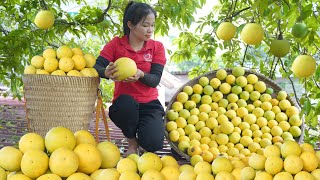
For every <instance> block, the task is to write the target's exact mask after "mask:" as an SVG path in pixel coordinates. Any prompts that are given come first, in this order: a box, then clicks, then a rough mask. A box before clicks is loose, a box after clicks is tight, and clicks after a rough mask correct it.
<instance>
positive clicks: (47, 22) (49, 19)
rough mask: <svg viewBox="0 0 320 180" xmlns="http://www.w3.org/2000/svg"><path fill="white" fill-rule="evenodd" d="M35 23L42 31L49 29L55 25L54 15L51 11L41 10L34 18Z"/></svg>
mask: <svg viewBox="0 0 320 180" xmlns="http://www.w3.org/2000/svg"><path fill="white" fill-rule="evenodd" d="M34 23H35V24H36V26H37V27H38V28H40V29H49V28H51V27H52V26H53V24H54V14H53V12H52V11H50V10H41V11H39V12H38V13H37V15H36V17H35V18H34Z"/></svg>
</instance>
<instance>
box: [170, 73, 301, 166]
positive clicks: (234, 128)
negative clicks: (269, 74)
mask: <svg viewBox="0 0 320 180" xmlns="http://www.w3.org/2000/svg"><path fill="white" fill-rule="evenodd" d="M174 98H175V99H174V101H173V103H172V104H171V106H170V105H169V106H170V107H168V110H167V113H166V119H167V121H166V131H167V135H168V138H169V139H170V141H171V142H173V144H174V145H175V146H176V147H177V148H178V149H179V150H180V152H182V153H184V154H185V155H186V157H190V158H191V164H192V165H194V163H192V162H193V161H192V160H193V159H203V160H204V161H207V162H209V163H211V162H212V161H213V160H214V159H215V158H216V157H217V156H218V154H220V153H222V154H225V155H226V156H230V157H237V158H240V159H241V158H244V157H249V156H250V155H252V154H253V153H260V154H261V153H262V152H263V151H264V148H266V147H267V146H268V145H271V144H274V145H277V146H279V147H280V146H281V145H282V143H283V142H284V141H285V140H294V139H295V138H299V137H300V135H301V125H302V120H301V118H300V117H299V109H298V108H297V107H295V106H294V105H293V104H291V102H290V101H289V100H288V97H287V93H286V92H285V91H279V92H274V90H273V89H272V88H271V86H270V85H269V84H266V83H265V82H264V81H262V80H260V79H259V77H258V76H257V75H256V74H253V73H246V71H245V70H244V68H243V67H235V68H233V69H232V70H230V71H228V72H227V71H226V70H225V69H220V70H218V71H216V74H215V76H214V77H213V78H212V79H209V78H208V77H206V76H201V77H200V78H198V80H197V82H196V83H195V84H194V85H186V86H184V87H181V92H178V93H177V96H176V97H174Z"/></svg>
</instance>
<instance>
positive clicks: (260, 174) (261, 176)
mask: <svg viewBox="0 0 320 180" xmlns="http://www.w3.org/2000/svg"><path fill="white" fill-rule="evenodd" d="M255 179H257V180H258V179H263V180H273V177H272V175H271V174H269V173H267V172H264V171H260V172H257V174H256V177H255Z"/></svg>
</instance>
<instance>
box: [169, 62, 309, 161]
mask: <svg viewBox="0 0 320 180" xmlns="http://www.w3.org/2000/svg"><path fill="white" fill-rule="evenodd" d="M224 70H226V72H227V73H228V74H232V69H230V68H225V69H224ZM217 71H218V70H216V71H211V72H208V73H205V74H202V75H200V76H198V77H196V78H194V79H192V80H190V81H188V82H187V83H185V84H184V85H183V86H181V87H180V88H179V89H178V90H177V92H176V93H175V94H174V95H173V96H172V99H171V100H170V102H169V103H168V106H167V108H166V114H167V112H168V111H169V110H170V109H171V106H172V104H173V103H174V102H175V101H176V97H177V95H178V94H179V93H180V92H182V91H183V88H184V87H185V86H191V87H192V86H193V85H195V84H197V83H198V82H199V79H200V78H201V77H208V78H209V80H211V79H212V78H215V77H216V72H217ZM249 74H255V75H256V76H257V77H258V78H259V81H263V82H264V83H265V84H266V86H267V88H268V87H270V88H272V89H273V90H274V93H273V94H272V95H271V96H272V98H276V96H277V94H278V92H279V91H281V90H283V89H282V88H281V87H280V86H279V85H278V84H276V83H275V82H274V81H273V80H272V79H270V78H268V77H266V76H264V75H262V74H260V73H256V72H253V71H250V70H245V74H244V76H245V77H247V76H248V75H249ZM224 98H226V95H224ZM287 100H288V101H289V102H290V103H291V105H293V106H296V107H297V108H298V109H300V107H299V106H298V105H297V103H296V102H295V101H294V100H293V99H292V98H291V97H290V96H288V97H287ZM197 107H198V105H197ZM165 121H166V123H167V122H169V120H168V119H167V118H165ZM300 128H301V130H302V133H301V134H302V135H301V136H300V137H298V138H295V140H296V141H297V142H299V143H301V142H303V134H304V124H302V125H301V127H300ZM165 135H166V139H167V140H168V142H169V144H170V145H171V147H172V148H173V149H174V150H175V151H176V152H177V153H178V154H179V155H181V156H182V157H184V158H185V159H187V160H190V157H189V155H188V154H186V153H184V152H182V151H181V150H180V149H179V148H178V144H177V143H176V142H172V141H171V140H170V138H169V133H168V131H167V130H166V128H165Z"/></svg>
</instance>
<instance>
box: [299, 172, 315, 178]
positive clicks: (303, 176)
mask: <svg viewBox="0 0 320 180" xmlns="http://www.w3.org/2000/svg"><path fill="white" fill-rule="evenodd" d="M314 179H315V178H314V177H313V176H312V174H311V173H309V172H306V171H301V172H298V173H297V174H296V175H295V176H294V180H314Z"/></svg>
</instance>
